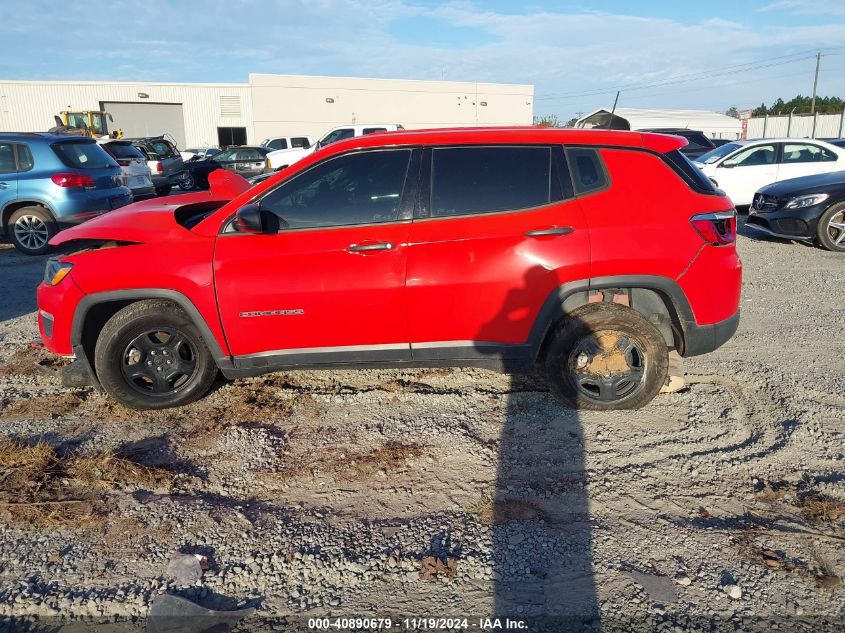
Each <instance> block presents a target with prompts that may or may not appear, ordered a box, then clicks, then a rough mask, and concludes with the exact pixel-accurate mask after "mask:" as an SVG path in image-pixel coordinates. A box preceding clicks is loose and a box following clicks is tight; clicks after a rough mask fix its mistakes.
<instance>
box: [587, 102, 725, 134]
mask: <svg viewBox="0 0 845 633" xmlns="http://www.w3.org/2000/svg"><path fill="white" fill-rule="evenodd" d="M610 112H611V110H610V108H599V109H598V110H595V111H593V112H590V113H589V114H587V115H584V116H583V117H581V118H580V119H578V121H576V122H575V127H581V128H589V127H596V126H602V127H605V128H606V127H611V128H612V129H629V130H641V129H645V128H686V129H690V130H701V131H702V132H704V133H705V134H712V133H713V132H714V131H719V130H721V131H725V132H736V133H738V132H740V131H741V130H742V122H741V121H740V120H739V119H735V118H734V117H730V116H727V115H725V114H719V113H718V112H711V111H710V110H669V109H666V110H663V109H649V108H616V111H615V112H614V114H613V125H612V126H608V125H607V123H608V121H609V118H610Z"/></svg>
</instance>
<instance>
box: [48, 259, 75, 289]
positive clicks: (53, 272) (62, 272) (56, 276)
mask: <svg viewBox="0 0 845 633" xmlns="http://www.w3.org/2000/svg"><path fill="white" fill-rule="evenodd" d="M71 268H73V264H71V263H69V262H60V261H59V260H58V259H48V260H47V266H46V267H45V269H44V283H45V284H47V285H48V286H55V285H58V284H59V283H61V281H62V279H64V278H65V277H67V275H68V273H69V272H70V269H71Z"/></svg>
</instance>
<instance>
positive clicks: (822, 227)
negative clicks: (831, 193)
mask: <svg viewBox="0 0 845 633" xmlns="http://www.w3.org/2000/svg"><path fill="white" fill-rule="evenodd" d="M837 225H839V226H837ZM816 237H817V238H818V242H819V244H820V245H821V246H822V247H823V248H826V249H827V250H829V251H834V252H837V253H845V202H840V203H839V204H834V205H831V207H830V208H829V209H828V210H827V211H825V212H824V213H822V216H821V217H820V218H819V224H818V227H817V228H816Z"/></svg>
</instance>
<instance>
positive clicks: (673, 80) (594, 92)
mask: <svg viewBox="0 0 845 633" xmlns="http://www.w3.org/2000/svg"><path fill="white" fill-rule="evenodd" d="M839 49H845V46H837V47H831V48H828V49H825V50H839ZM809 53H814V51H801V52H797V53H791V54H788V55H778V56H776V57H769V58H767V59H765V60H757V61H753V62H745V63H743V64H734V65H733V66H725V67H723V68H717V69H710V70H704V71H697V72H694V73H686V74H683V75H676V76H675V77H670V78H667V79H664V80H659V81H655V82H646V83H639V84H637V83H632V84H626V85H623V86H616V87H608V88H606V89H605V88H596V89H591V90H585V91H581V92H563V93H556V94H545V95H540V96H535V98H534V100H535V101H546V100H550V99H555V100H565V99H570V98H579V97H588V96H598V95H602V94H609V93H613V92H616V91H617V90H624V91H633V90H645V89H647V88H655V87H661V86H668V85H673V84H678V83H685V82H688V81H696V80H699V79H707V78H710V77H712V76H714V75H718V74H721V73H724V72H727V71H733V72H741V71H749V70H759V69H762V68H771V67H774V66H783V65H786V64H793V63H796V62H799V61H804V60H806V59H812V58H813V57H815V54H813V55H809ZM796 56H800V57H796ZM773 60H782V61H777V62H776V61H773Z"/></svg>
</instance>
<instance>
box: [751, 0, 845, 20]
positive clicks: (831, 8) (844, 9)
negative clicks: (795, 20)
mask: <svg viewBox="0 0 845 633" xmlns="http://www.w3.org/2000/svg"><path fill="white" fill-rule="evenodd" d="M760 10H761V11H788V12H790V13H796V14H801V15H842V16H845V4H843V3H842V0H775V2H772V3H770V4H767V5H766V6H764V7H763V8H762V9H760Z"/></svg>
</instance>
